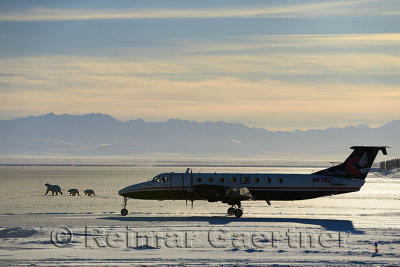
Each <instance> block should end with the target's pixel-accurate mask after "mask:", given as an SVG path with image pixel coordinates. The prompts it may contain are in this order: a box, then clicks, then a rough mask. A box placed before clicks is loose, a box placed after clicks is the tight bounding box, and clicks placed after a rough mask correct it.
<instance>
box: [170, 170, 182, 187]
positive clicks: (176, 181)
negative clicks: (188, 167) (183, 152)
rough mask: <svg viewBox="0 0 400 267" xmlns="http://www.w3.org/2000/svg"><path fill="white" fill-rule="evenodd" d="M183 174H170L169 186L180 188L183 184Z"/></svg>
mask: <svg viewBox="0 0 400 267" xmlns="http://www.w3.org/2000/svg"><path fill="white" fill-rule="evenodd" d="M183 178H184V176H183V174H174V173H173V174H171V187H172V188H174V189H178V188H179V187H180V188H182V187H184V186H185V184H184V179H183Z"/></svg>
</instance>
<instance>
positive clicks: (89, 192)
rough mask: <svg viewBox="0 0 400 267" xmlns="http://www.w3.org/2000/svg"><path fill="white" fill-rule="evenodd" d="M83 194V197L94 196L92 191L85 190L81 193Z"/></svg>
mask: <svg viewBox="0 0 400 267" xmlns="http://www.w3.org/2000/svg"><path fill="white" fill-rule="evenodd" d="M83 193H85V196H92V195H93V196H96V194H95V193H94V191H93V189H86V190H85V191H83Z"/></svg>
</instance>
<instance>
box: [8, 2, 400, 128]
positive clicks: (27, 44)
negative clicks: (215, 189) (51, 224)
mask: <svg viewBox="0 0 400 267" xmlns="http://www.w3.org/2000/svg"><path fill="white" fill-rule="evenodd" d="M49 112H54V113H56V114H64V113H69V114H86V113H92V112H96V113H97V112H99V113H106V114H110V115H112V116H113V117H115V118H117V119H119V120H123V121H126V120H132V119H138V118H141V119H144V120H145V121H166V120H168V119H170V118H176V119H185V120H195V121H226V122H239V123H244V124H246V125H248V126H254V127H262V128H266V129H269V130H294V129H323V128H327V127H331V126H335V127H343V126H348V125H358V124H367V125H370V126H372V127H376V126H380V125H382V124H384V123H387V122H390V121H392V120H396V119H400V1H397V0H362V1H358V0H350V1H343V0H342V1H315V0H311V1H310V0H302V1H297V0H282V1H254V0H249V1H235V0H229V1H227V0H226V1H223V0H222V1H215V0H212V1H208V0H202V1H199V0H192V1H176V0H172V1H165V0H158V1H155V0H146V1H144V0H137V1H121V0H116V1H81V0H79V1H74V0H73V1H5V0H2V1H1V2H0V119H1V120H6V119H13V118H17V117H22V116H29V115H41V114H46V113H49Z"/></svg>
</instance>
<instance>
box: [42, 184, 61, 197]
mask: <svg viewBox="0 0 400 267" xmlns="http://www.w3.org/2000/svg"><path fill="white" fill-rule="evenodd" d="M45 186H47V191H46V194H45V195H47V193H49V192H50V191H51V194H52V195H54V193H56V195H58V193H60V194H61V195H62V194H63V193H62V192H61V188H60V187H59V186H58V185H56V184H55V185H52V184H48V183H47V184H45Z"/></svg>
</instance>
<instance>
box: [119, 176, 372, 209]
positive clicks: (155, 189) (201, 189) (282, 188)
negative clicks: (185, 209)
mask: <svg viewBox="0 0 400 267" xmlns="http://www.w3.org/2000/svg"><path fill="white" fill-rule="evenodd" d="M364 182H365V180H362V179H347V178H340V177H330V176H323V175H316V174H261V173H197V174H196V173H193V174H192V173H189V172H188V171H187V172H186V173H173V172H172V173H161V174H159V175H157V176H156V177H154V178H153V179H152V180H150V181H148V182H143V183H139V184H135V185H131V186H128V187H125V188H123V189H121V190H120V191H119V192H118V193H119V194H120V195H121V196H123V197H128V198H135V199H154V200H208V201H222V202H227V203H228V202H229V199H230V198H236V199H237V198H239V199H241V200H250V199H251V200H300V199H311V198H316V197H321V196H327V195H335V194H343V193H349V192H354V191H358V190H360V188H361V186H363V184H364Z"/></svg>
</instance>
